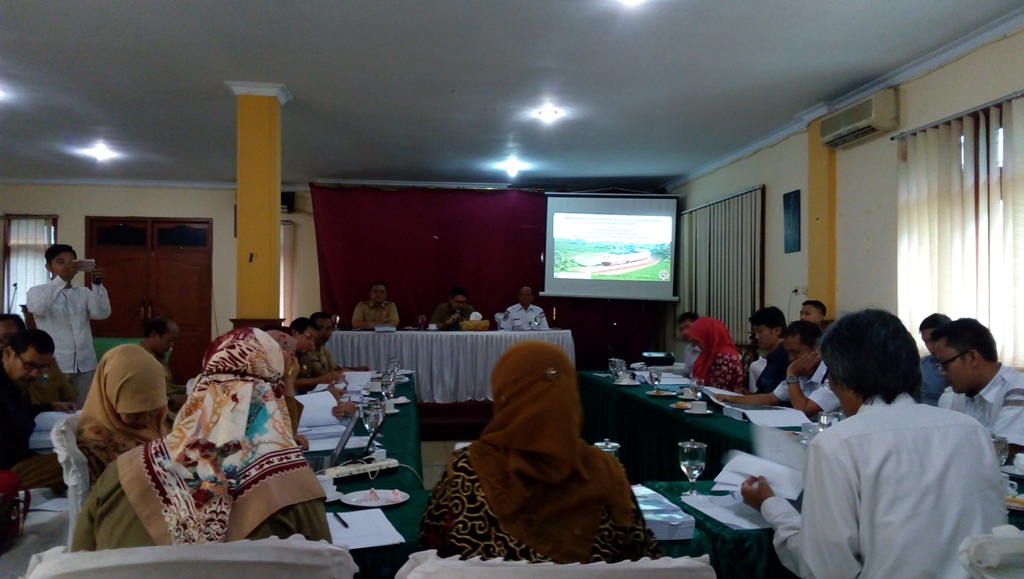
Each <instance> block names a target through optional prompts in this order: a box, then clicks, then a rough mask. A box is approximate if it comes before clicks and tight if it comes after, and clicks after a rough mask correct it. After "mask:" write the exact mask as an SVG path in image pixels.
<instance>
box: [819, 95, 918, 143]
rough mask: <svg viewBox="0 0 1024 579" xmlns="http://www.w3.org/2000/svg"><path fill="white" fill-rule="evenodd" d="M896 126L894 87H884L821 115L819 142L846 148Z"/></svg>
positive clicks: (897, 118)
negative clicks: (823, 115) (859, 99)
mask: <svg viewBox="0 0 1024 579" xmlns="http://www.w3.org/2000/svg"><path fill="white" fill-rule="evenodd" d="M898 126H899V109H898V108H897V103H896V89H893V88H888V89H885V90H880V91H878V92H876V93H875V94H873V95H871V96H869V97H868V98H866V99H864V100H862V101H860V102H857V103H854V104H852V105H850V106H848V107H845V108H842V109H840V110H838V111H836V112H834V113H832V114H830V115H827V116H825V117H823V118H822V119H821V144H822V145H825V146H826V147H832V148H833V149H846V148H848V147H852V146H854V145H858V144H860V143H861V142H863V141H865V140H868V139H869V138H870V137H872V136H877V135H881V134H883V133H886V132H888V131H891V130H893V129H895V128H896V127H898Z"/></svg>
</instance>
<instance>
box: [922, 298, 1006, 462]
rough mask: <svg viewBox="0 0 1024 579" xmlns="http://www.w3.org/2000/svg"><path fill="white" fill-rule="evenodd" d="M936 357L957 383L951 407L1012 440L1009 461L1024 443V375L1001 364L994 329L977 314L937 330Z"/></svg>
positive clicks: (935, 340) (991, 430)
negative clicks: (974, 317) (981, 321)
mask: <svg viewBox="0 0 1024 579" xmlns="http://www.w3.org/2000/svg"><path fill="white" fill-rule="evenodd" d="M931 338H932V340H933V341H934V342H935V346H934V348H935V361H936V363H937V364H938V365H939V368H940V369H941V370H942V375H943V376H945V377H946V379H947V380H949V384H950V386H952V387H953V392H955V393H956V394H955V395H954V396H953V404H952V406H950V409H951V410H955V411H957V412H963V413H964V414H967V415H968V416H973V417H974V418H975V419H976V420H977V421H978V422H980V423H981V424H982V426H984V427H985V428H987V429H988V431H989V432H991V433H992V434H995V435H998V436H1005V437H1006V439H1007V440H1009V441H1010V460H1013V455H1015V454H1017V453H1018V452H1020V450H1021V448H1022V447H1024V374H1021V373H1020V372H1018V371H1016V370H1014V369H1013V368H1011V367H1009V366H1006V365H1004V364H1000V363H999V353H998V351H997V350H996V341H995V339H994V338H993V337H992V332H990V331H989V330H988V328H986V327H985V326H983V325H981V323H980V322H979V321H978V320H975V319H972V318H960V319H959V320H954V321H952V322H949V323H948V324H943V325H942V326H940V327H938V328H936V329H935V330H933V331H932V335H931Z"/></svg>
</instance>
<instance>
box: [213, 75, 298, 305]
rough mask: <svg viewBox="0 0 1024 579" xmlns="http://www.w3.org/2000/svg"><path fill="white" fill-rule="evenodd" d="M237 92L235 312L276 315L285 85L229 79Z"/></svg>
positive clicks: (279, 259) (285, 99)
mask: <svg viewBox="0 0 1024 579" xmlns="http://www.w3.org/2000/svg"><path fill="white" fill-rule="evenodd" d="M228 84H229V85H230V86H231V88H232V90H234V91H235V93H236V94H237V95H238V97H237V98H238V144H237V155H238V175H237V180H238V192H237V194H236V197H235V202H236V227H237V242H238V250H237V254H236V259H237V262H238V274H237V278H236V283H237V285H236V289H235V296H236V300H237V306H236V311H235V317H236V318H243V319H251V320H271V319H279V317H280V313H279V312H280V285H279V279H280V275H281V273H280V268H281V265H280V264H281V236H280V229H281V105H282V104H284V103H285V102H287V100H288V99H289V98H290V96H288V95H287V91H286V89H284V87H283V85H262V84H254V83H228Z"/></svg>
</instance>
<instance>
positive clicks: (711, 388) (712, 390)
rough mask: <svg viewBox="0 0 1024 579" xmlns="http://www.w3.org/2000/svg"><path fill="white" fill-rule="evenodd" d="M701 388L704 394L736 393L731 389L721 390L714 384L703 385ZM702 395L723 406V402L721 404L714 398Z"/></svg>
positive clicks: (727, 394) (731, 394) (729, 394)
mask: <svg viewBox="0 0 1024 579" xmlns="http://www.w3.org/2000/svg"><path fill="white" fill-rule="evenodd" d="M703 388H704V394H724V395H726V396H736V393H735V392H733V391H731V390H723V389H721V388H715V387H714V386H704V387H703ZM704 397H705V398H709V399H710V400H711V401H712V402H715V403H716V404H718V405H720V406H725V405H724V404H722V403H721V402H719V401H718V400H715V399H714V398H711V397H710V396H704Z"/></svg>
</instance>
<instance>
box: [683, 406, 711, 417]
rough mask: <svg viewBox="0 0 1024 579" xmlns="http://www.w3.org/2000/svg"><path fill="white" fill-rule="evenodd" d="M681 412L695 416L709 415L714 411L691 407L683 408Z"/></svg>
mask: <svg viewBox="0 0 1024 579" xmlns="http://www.w3.org/2000/svg"><path fill="white" fill-rule="evenodd" d="M683 412H685V413H687V414H694V415H696V416H709V415H711V414H714V411H712V410H705V411H704V412H698V411H696V410H694V409H692V408H690V409H687V410H684V411H683Z"/></svg>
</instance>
